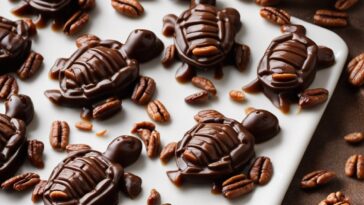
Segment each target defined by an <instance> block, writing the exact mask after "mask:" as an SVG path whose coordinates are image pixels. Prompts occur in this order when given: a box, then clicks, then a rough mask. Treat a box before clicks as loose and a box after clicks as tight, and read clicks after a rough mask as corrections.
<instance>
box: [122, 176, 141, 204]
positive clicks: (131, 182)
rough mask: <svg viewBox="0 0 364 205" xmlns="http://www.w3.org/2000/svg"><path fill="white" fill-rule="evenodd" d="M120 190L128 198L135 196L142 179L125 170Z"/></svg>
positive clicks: (138, 191) (139, 189) (139, 188)
mask: <svg viewBox="0 0 364 205" xmlns="http://www.w3.org/2000/svg"><path fill="white" fill-rule="evenodd" d="M121 190H122V191H123V193H124V194H126V195H127V196H128V197H129V198H131V199H134V198H136V197H137V196H139V194H140V192H141V191H142V179H141V178H140V177H138V176H136V175H134V174H132V173H128V172H125V173H124V183H122V187H121Z"/></svg>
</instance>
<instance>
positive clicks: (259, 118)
mask: <svg viewBox="0 0 364 205" xmlns="http://www.w3.org/2000/svg"><path fill="white" fill-rule="evenodd" d="M242 125H243V127H245V128H246V129H247V130H249V132H250V133H252V134H253V136H254V138H255V142H256V143H257V144H258V143H263V142H265V141H268V140H270V139H272V138H273V137H274V136H276V135H277V134H278V132H279V131H280V127H279V121H278V118H277V117H276V116H275V115H273V114H272V113H271V112H269V111H266V110H254V111H252V112H250V113H249V114H248V115H247V116H246V117H245V118H244V120H243V122H242Z"/></svg>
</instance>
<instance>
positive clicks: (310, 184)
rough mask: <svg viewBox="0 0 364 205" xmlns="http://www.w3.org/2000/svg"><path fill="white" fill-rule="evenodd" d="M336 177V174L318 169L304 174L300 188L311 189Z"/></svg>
mask: <svg viewBox="0 0 364 205" xmlns="http://www.w3.org/2000/svg"><path fill="white" fill-rule="evenodd" d="M335 177H336V174H335V173H334V172H331V171H327V170H318V171H314V172H310V173H308V174H306V175H305V176H304V177H303V178H302V181H301V188H302V189H313V188H316V187H319V186H322V185H324V184H327V183H329V182H330V181H331V180H332V179H334V178H335Z"/></svg>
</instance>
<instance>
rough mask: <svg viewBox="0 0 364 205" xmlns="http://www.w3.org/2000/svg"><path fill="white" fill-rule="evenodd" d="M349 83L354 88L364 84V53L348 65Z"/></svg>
mask: <svg viewBox="0 0 364 205" xmlns="http://www.w3.org/2000/svg"><path fill="white" fill-rule="evenodd" d="M347 71H348V73H349V77H348V78H349V83H351V84H352V85H354V86H358V87H359V86H361V85H363V84H364V53H362V54H360V55H358V56H356V57H355V58H353V59H352V60H351V61H350V63H349V64H348V68H347Z"/></svg>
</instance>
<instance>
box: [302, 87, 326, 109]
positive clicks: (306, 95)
mask: <svg viewBox="0 0 364 205" xmlns="http://www.w3.org/2000/svg"><path fill="white" fill-rule="evenodd" d="M328 98H329V91H327V90H326V89H323V88H316V89H308V90H305V91H303V92H302V93H301V94H300V99H299V102H298V105H299V106H300V107H301V108H303V109H306V108H311V107H314V106H317V105H320V104H323V103H325V102H326V101H327V99H328Z"/></svg>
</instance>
